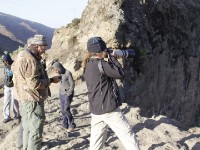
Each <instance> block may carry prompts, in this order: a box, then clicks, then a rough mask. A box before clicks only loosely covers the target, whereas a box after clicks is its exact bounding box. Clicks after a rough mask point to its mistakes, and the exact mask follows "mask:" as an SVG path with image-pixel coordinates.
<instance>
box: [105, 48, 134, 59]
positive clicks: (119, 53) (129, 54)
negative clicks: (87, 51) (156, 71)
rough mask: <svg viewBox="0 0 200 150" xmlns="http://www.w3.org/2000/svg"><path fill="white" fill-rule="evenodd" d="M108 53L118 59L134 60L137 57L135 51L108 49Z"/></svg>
mask: <svg viewBox="0 0 200 150" xmlns="http://www.w3.org/2000/svg"><path fill="white" fill-rule="evenodd" d="M106 51H107V53H109V54H111V55H113V56H116V57H117V58H133V57H135V50H134V49H126V50H120V49H118V50H113V49H111V48H107V49H106Z"/></svg>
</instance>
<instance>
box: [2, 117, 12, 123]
mask: <svg viewBox="0 0 200 150" xmlns="http://www.w3.org/2000/svg"><path fill="white" fill-rule="evenodd" d="M9 121H11V118H10V117H8V118H7V119H4V120H3V123H7V122H9Z"/></svg>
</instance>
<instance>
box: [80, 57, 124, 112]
mask: <svg viewBox="0 0 200 150" xmlns="http://www.w3.org/2000/svg"><path fill="white" fill-rule="evenodd" d="M111 60H112V62H107V61H104V60H101V61H102V67H103V70H104V72H105V74H106V75H103V76H101V73H100V71H99V68H98V61H99V59H90V60H89V62H88V63H87V64H86V68H85V72H84V78H85V81H86V85H87V88H88V98H89V102H90V111H91V113H93V114H96V115H100V114H104V113H108V112H112V111H113V110H114V109H116V108H117V107H118V104H117V102H116V96H115V95H114V92H113V84H114V83H113V79H121V78H123V77H124V71H123V69H122V67H121V64H120V63H119V62H118V61H117V59H115V58H114V57H112V58H111Z"/></svg>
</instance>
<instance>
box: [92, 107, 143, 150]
mask: <svg viewBox="0 0 200 150" xmlns="http://www.w3.org/2000/svg"><path fill="white" fill-rule="evenodd" d="M108 126H109V127H110V128H111V129H112V130H113V131H114V132H115V134H116V135H117V137H118V138H119V139H120V141H121V142H122V144H123V145H124V147H125V148H126V150H139V149H140V148H139V146H138V142H137V140H136V138H135V134H134V133H133V130H132V128H131V126H130V125H129V123H128V121H127V119H126V118H125V116H124V115H123V114H122V112H121V110H120V109H119V108H117V109H115V110H114V111H113V112H110V113H105V114H102V115H95V114H91V137H90V150H100V149H103V147H104V143H105V141H106V139H107V129H108Z"/></svg>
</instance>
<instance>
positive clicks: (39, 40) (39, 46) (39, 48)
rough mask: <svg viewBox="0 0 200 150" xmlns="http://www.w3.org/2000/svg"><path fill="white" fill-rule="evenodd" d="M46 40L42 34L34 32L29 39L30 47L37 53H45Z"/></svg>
mask: <svg viewBox="0 0 200 150" xmlns="http://www.w3.org/2000/svg"><path fill="white" fill-rule="evenodd" d="M47 46H48V44H47V41H46V37H45V36H44V35H42V34H36V35H35V36H34V37H33V40H32V41H31V47H32V48H33V50H34V51H36V52H37V53H38V54H39V55H42V54H43V53H45V51H46V49H47Z"/></svg>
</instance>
